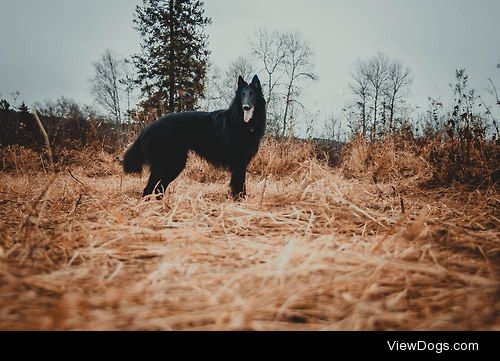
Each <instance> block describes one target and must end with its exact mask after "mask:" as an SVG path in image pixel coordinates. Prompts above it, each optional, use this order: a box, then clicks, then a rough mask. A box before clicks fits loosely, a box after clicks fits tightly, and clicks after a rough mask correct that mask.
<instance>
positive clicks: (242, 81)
mask: <svg viewBox="0 0 500 361" xmlns="http://www.w3.org/2000/svg"><path fill="white" fill-rule="evenodd" d="M247 85H248V84H247V82H246V81H245V79H243V77H242V76H241V75H240V76H239V77H238V89H241V88H243V87H244V86H247Z"/></svg>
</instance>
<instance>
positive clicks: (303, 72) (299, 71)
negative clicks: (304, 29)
mask: <svg viewBox="0 0 500 361" xmlns="http://www.w3.org/2000/svg"><path fill="white" fill-rule="evenodd" d="M281 37H282V43H283V44H284V45H285V47H286V52H285V58H284V62H283V63H284V73H285V76H286V83H285V86H286V89H285V110H284V115H283V129H282V136H284V135H285V132H286V129H287V121H288V119H287V117H288V113H289V112H290V111H291V110H292V111H293V109H292V107H293V104H294V103H295V104H297V105H299V106H300V107H302V108H303V109H305V107H304V106H303V105H302V103H300V101H299V99H298V97H299V95H300V93H301V90H302V89H301V85H302V82H303V81H304V80H316V79H317V78H318V76H317V75H316V74H315V67H314V62H313V56H314V53H313V51H312V50H311V47H310V46H309V44H308V43H307V41H306V40H304V39H303V38H302V36H301V35H300V33H298V32H292V33H283V34H282V35H281Z"/></svg>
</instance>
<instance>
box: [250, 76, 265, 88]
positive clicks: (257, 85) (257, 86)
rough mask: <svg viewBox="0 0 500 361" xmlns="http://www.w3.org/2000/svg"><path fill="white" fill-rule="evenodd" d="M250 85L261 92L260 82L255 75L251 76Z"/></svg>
mask: <svg viewBox="0 0 500 361" xmlns="http://www.w3.org/2000/svg"><path fill="white" fill-rule="evenodd" d="M250 85H251V86H253V87H255V88H257V89H259V90H262V86H261V85H260V80H259V77H258V76H257V75H254V76H253V78H252V82H251V83H250Z"/></svg>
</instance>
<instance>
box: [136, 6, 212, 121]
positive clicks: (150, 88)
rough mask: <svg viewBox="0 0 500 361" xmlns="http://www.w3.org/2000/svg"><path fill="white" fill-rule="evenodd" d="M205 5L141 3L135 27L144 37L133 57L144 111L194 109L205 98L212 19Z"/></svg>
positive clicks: (137, 9) (138, 7)
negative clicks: (206, 27) (139, 49)
mask: <svg viewBox="0 0 500 361" xmlns="http://www.w3.org/2000/svg"><path fill="white" fill-rule="evenodd" d="M203 5H204V4H203V1H199V0H143V3H142V5H138V6H137V7H136V14H135V18H134V24H135V29H136V30H137V31H138V32H139V33H140V35H141V37H142V43H141V52H140V53H139V54H137V55H135V56H134V64H135V66H136V68H137V74H138V79H137V83H138V84H139V85H140V87H141V91H142V94H143V96H144V97H145V98H146V99H145V100H144V101H143V102H142V103H141V105H142V107H143V108H145V109H156V111H157V113H158V114H161V113H164V112H165V111H168V112H175V111H183V110H192V109H194V107H195V105H196V101H197V100H198V99H199V98H201V97H203V91H204V79H205V73H206V66H207V59H208V55H209V51H208V49H207V45H208V44H207V40H208V37H207V35H206V34H204V32H203V30H204V28H205V26H207V25H208V24H210V21H211V20H210V19H209V18H207V17H205V16H204V13H205V10H204V8H203Z"/></svg>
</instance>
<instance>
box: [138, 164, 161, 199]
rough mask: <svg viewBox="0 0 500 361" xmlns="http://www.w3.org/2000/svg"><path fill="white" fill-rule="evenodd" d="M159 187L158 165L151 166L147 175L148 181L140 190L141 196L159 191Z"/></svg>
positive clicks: (159, 172)
mask: <svg viewBox="0 0 500 361" xmlns="http://www.w3.org/2000/svg"><path fill="white" fill-rule="evenodd" d="M160 187H161V171H160V167H158V166H153V165H152V166H151V174H150V175H149V179H148V183H147V184H146V188H144V191H143V192H142V196H143V197H145V196H148V195H150V194H152V193H153V191H155V193H160V190H161V189H160Z"/></svg>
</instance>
